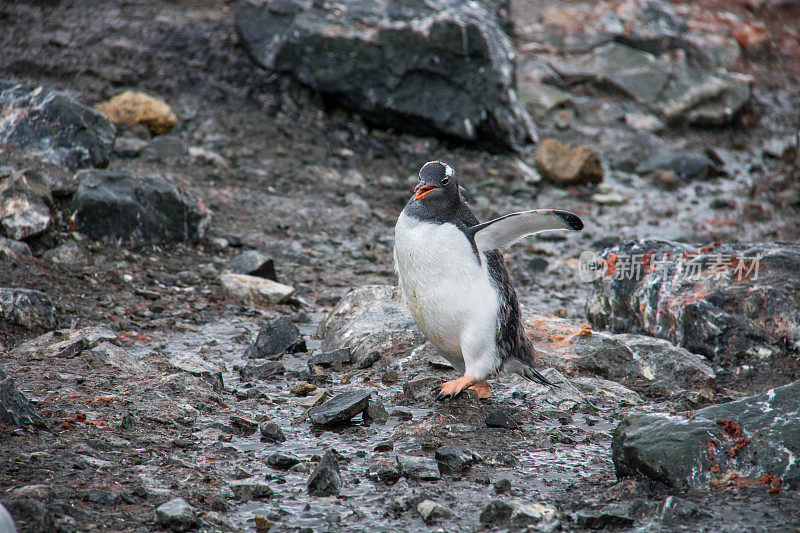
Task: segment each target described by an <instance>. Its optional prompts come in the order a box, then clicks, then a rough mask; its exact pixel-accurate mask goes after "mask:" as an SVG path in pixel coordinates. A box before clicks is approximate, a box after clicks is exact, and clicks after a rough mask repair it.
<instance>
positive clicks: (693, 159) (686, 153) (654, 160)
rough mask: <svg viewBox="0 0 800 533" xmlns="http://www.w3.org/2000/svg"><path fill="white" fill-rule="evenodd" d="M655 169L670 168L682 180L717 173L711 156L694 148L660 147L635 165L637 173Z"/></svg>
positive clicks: (707, 176) (702, 177)
mask: <svg viewBox="0 0 800 533" xmlns="http://www.w3.org/2000/svg"><path fill="white" fill-rule="evenodd" d="M657 170H671V171H673V172H674V173H675V174H676V175H677V176H679V177H681V178H682V179H684V180H691V179H705V178H710V177H713V176H715V175H716V174H717V173H718V171H717V166H716V165H715V164H714V162H713V161H712V160H711V158H710V157H708V156H707V155H706V154H704V153H703V152H698V151H696V150H670V149H661V150H658V151H657V152H656V153H654V154H653V155H651V156H650V157H649V158H647V159H646V160H645V161H642V163H641V164H640V165H639V166H637V167H636V172H637V174H647V173H649V172H655V171H657Z"/></svg>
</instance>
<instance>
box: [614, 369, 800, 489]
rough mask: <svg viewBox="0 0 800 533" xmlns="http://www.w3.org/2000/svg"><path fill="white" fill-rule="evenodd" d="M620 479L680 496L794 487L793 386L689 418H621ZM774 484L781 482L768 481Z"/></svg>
mask: <svg viewBox="0 0 800 533" xmlns="http://www.w3.org/2000/svg"><path fill="white" fill-rule="evenodd" d="M611 449H612V458H613V460H614V467H615V469H616V472H617V475H618V476H619V477H626V476H632V475H642V476H645V477H649V478H651V479H654V480H657V481H660V482H662V483H665V484H667V485H669V486H672V487H676V488H679V489H680V490H685V489H687V488H699V487H706V488H707V487H709V486H713V485H714V484H715V482H717V483H724V481H725V480H726V479H727V478H728V477H729V476H730V475H731V474H736V476H738V477H737V479H740V480H741V481H742V483H744V484H747V483H749V484H752V485H756V484H759V483H761V484H765V485H767V488H770V487H773V488H775V486H773V485H772V483H773V482H774V483H776V484H777V485H776V486H777V487H778V488H779V487H781V486H782V485H788V486H789V487H795V486H797V484H798V483H800V466H798V464H797V462H796V461H795V458H796V457H798V454H800V382H795V383H792V384H790V385H785V386H783V387H779V388H776V389H772V390H769V391H767V392H765V393H764V394H759V395H756V396H751V397H748V398H744V399H742V400H738V401H735V402H729V403H723V404H718V405H712V406H710V407H706V408H703V409H699V410H697V411H694V412H692V413H682V414H667V413H653V414H647V415H633V416H629V417H627V418H625V419H624V420H623V421H622V422H620V424H619V425H618V426H617V428H616V429H615V430H614V433H613V438H612V443H611ZM777 478H780V480H781V481H777V482H775V481H774V480H775V479H777Z"/></svg>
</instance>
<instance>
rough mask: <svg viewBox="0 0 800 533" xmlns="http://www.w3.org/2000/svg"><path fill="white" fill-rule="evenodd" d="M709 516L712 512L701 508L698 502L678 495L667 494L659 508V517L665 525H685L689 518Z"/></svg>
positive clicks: (695, 518)
mask: <svg viewBox="0 0 800 533" xmlns="http://www.w3.org/2000/svg"><path fill="white" fill-rule="evenodd" d="M709 516H711V513H709V512H708V511H705V510H703V509H701V508H700V507H699V506H698V505H697V504H695V503H693V502H690V501H688V500H684V499H683V498H678V497H677V496H667V497H666V498H665V499H664V501H663V502H662V504H661V506H660V507H659V509H658V517H659V518H660V519H661V523H662V524H664V525H665V526H677V525H685V524H686V522H687V521H689V520H697V519H698V518H705V517H709Z"/></svg>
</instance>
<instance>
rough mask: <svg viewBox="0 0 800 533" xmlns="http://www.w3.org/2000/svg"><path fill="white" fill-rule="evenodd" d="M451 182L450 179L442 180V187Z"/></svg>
mask: <svg viewBox="0 0 800 533" xmlns="http://www.w3.org/2000/svg"><path fill="white" fill-rule="evenodd" d="M449 182H450V178H444V179H442V185H447V184H448V183H449Z"/></svg>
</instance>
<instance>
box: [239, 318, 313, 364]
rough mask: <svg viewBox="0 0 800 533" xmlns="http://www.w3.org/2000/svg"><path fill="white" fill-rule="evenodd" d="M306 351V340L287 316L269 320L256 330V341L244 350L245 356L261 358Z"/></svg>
mask: <svg viewBox="0 0 800 533" xmlns="http://www.w3.org/2000/svg"><path fill="white" fill-rule="evenodd" d="M304 351H306V341H304V340H303V338H302V337H301V336H300V330H299V329H297V326H295V325H294V323H293V322H292V320H291V319H290V318H289V317H287V316H281V317H278V318H276V319H273V320H270V321H269V322H267V323H266V325H264V327H263V328H261V330H260V331H259V332H258V336H257V337H256V342H255V343H254V344H252V345H250V346H248V348H247V349H246V350H245V352H244V355H245V357H250V358H258V359H262V358H265V357H269V358H274V356H276V355H281V354H284V353H297V352H304Z"/></svg>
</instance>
